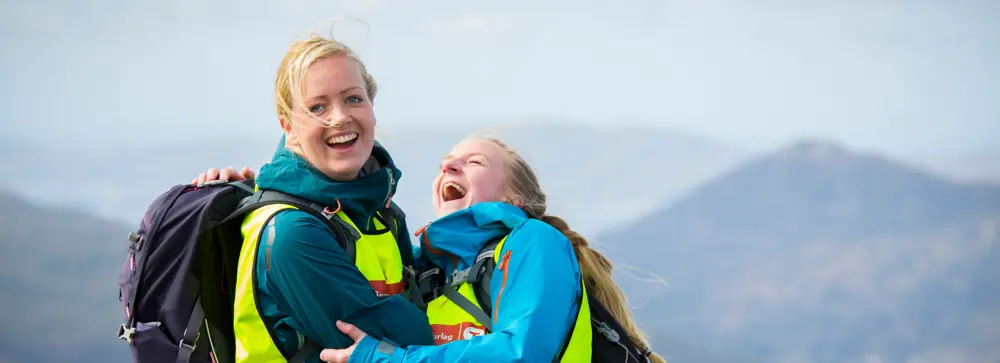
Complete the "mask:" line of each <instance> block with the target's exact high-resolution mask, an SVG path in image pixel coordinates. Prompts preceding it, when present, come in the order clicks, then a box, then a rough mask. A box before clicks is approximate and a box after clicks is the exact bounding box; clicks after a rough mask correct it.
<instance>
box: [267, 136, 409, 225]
mask: <svg viewBox="0 0 1000 363" xmlns="http://www.w3.org/2000/svg"><path fill="white" fill-rule="evenodd" d="M402 174H403V173H402V171H400V170H399V169H398V168H396V165H395V163H393V161H392V157H391V156H390V155H389V152H388V150H386V149H385V148H384V147H382V145H381V144H379V142H378V141H375V146H374V147H373V148H372V155H371V156H370V157H369V159H368V162H366V163H365V165H364V167H362V168H361V170H360V171H359V172H358V177H357V178H356V179H354V180H351V181H336V180H333V179H331V178H330V177H328V176H326V174H323V173H322V172H320V171H319V170H317V169H316V168H315V167H313V166H312V165H310V164H309V163H308V162H307V161H306V160H305V159H303V158H302V157H301V156H299V155H297V154H295V153H293V152H291V151H290V150H288V149H287V148H285V136H284V135H282V137H281V141H279V142H278V148H277V150H276V151H275V152H274V156H273V157H272V158H271V161H270V162H269V163H267V164H265V165H264V166H262V167H261V169H260V175H259V176H257V187H259V188H260V189H269V190H276V191H279V192H283V193H288V194H291V195H294V196H297V197H300V198H304V199H308V200H310V201H313V202H316V203H319V204H321V205H324V206H328V207H330V208H331V209H333V208H336V206H337V201H338V200H339V202H340V206H341V208H342V210H343V211H344V213H346V214H347V217H348V218H350V219H351V220H352V221H354V224H356V225H357V226H358V228H360V229H361V230H363V231H370V230H372V229H373V226H372V222H371V221H372V218H373V217H374V215H375V213H376V212H378V211H379V210H381V209H383V208H385V207H386V206H387V205H389V202H390V201H391V200H392V196H393V195H394V194H395V193H396V185H397V184H398V183H399V179H400V178H401V177H402Z"/></svg>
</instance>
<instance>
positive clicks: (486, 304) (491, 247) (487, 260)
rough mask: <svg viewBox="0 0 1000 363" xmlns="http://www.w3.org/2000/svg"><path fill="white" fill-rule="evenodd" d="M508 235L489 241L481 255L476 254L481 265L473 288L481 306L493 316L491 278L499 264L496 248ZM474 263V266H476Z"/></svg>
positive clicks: (477, 261)
mask: <svg viewBox="0 0 1000 363" xmlns="http://www.w3.org/2000/svg"><path fill="white" fill-rule="evenodd" d="M505 238H507V236H504V237H500V238H496V239H494V240H492V241H490V243H487V244H486V246H484V247H483V249H482V250H481V251H479V255H478V256H476V265H480V264H482V265H481V266H479V268H478V269H476V270H475V271H478V276H474V277H473V279H472V280H473V281H474V282H475V283H474V284H473V287H472V288H473V290H474V291H475V293H476V300H477V301H479V306H482V307H483V311H485V312H486V314H487V315H490V316H493V299H490V280H491V279H492V278H493V269H494V268H495V267H496V265H497V261H496V260H494V259H493V256H494V255H496V252H495V251H496V249H497V247H498V246H499V245H500V242H501V241H503V240H504V239H505ZM476 265H473V268H475V267H476Z"/></svg>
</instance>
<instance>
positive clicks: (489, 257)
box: [441, 237, 503, 332]
mask: <svg viewBox="0 0 1000 363" xmlns="http://www.w3.org/2000/svg"><path fill="white" fill-rule="evenodd" d="M502 240H503V237H501V238H497V239H494V240H492V241H490V242H489V243H487V244H486V246H484V247H483V249H482V250H480V251H479V255H477V256H476V260H475V262H474V263H473V264H472V267H470V268H468V269H465V270H459V271H455V272H453V273H452V274H451V276H448V278H447V279H446V280H445V286H443V288H442V289H441V293H442V294H443V295H444V296H447V297H448V300H451V302H452V303H454V304H455V305H458V307H459V308H462V310H465V312H467V313H469V315H472V317H473V318H475V319H476V320H477V321H479V323H480V324H483V327H485V328H486V331H489V332H492V331H493V324H492V319H490V317H491V316H492V311H493V309H492V305H490V303H491V301H490V300H491V299H490V278H491V277H492V276H493V268H494V267H495V266H496V261H495V260H494V259H493V255H494V251H495V250H496V248H497V245H499V244H500V242H501V241H502ZM465 283H469V284H471V285H472V289H473V291H474V293H475V295H476V301H477V302H478V303H479V307H477V306H476V304H473V303H472V301H469V299H467V298H466V297H465V296H463V295H462V294H459V293H458V291H457V290H456V289H457V288H458V287H459V286H462V284H465Z"/></svg>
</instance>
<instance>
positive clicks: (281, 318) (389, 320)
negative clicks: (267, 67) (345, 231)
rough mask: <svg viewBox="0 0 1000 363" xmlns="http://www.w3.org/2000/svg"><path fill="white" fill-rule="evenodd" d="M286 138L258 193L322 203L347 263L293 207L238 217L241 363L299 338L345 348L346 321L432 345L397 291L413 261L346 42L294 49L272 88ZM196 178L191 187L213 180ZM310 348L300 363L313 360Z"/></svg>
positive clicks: (393, 181)
mask: <svg viewBox="0 0 1000 363" xmlns="http://www.w3.org/2000/svg"><path fill="white" fill-rule="evenodd" d="M275 86H276V96H275V99H276V106H277V116H278V120H279V123H280V124H281V127H282V129H283V130H284V136H283V137H282V140H281V143H280V145H279V146H278V150H277V151H276V152H275V154H274V157H273V159H272V160H271V161H270V162H269V163H268V164H266V165H264V166H263V167H262V168H261V171H260V175H259V176H258V177H257V187H258V188H259V189H260V190H271V191H276V192H282V193H285V194H290V195H292V196H295V197H298V198H301V199H305V200H307V201H308V202H311V203H315V204H318V205H321V206H324V207H326V209H325V210H324V214H325V215H326V216H327V217H328V218H340V219H341V220H343V221H344V222H346V223H348V224H349V225H350V227H351V228H353V229H355V230H356V231H357V232H358V234H359V235H360V238H359V240H358V241H357V243H356V256H357V257H356V260H357V261H356V262H352V261H351V257H350V256H348V255H347V253H346V251H345V250H344V248H342V247H341V245H340V243H339V242H342V241H338V238H337V237H336V235H335V234H334V232H333V230H332V229H331V228H330V227H328V224H327V222H326V221H324V220H322V219H320V218H318V217H316V216H313V215H312V214H310V213H307V212H305V211H302V210H298V209H295V208H293V207H291V206H289V205H281V204H279V205H272V206H266V207H262V208H260V209H257V210H255V211H254V212H252V213H251V214H250V215H249V216H248V217H247V218H246V220H245V221H244V224H243V233H244V244H243V246H244V248H243V250H242V252H241V255H240V264H239V267H238V274H237V291H235V295H236V305H235V308H234V310H235V312H234V331H235V335H236V340H237V341H236V361H237V362H241V363H242V362H285V361H287V359H288V358H290V357H292V356H293V355H294V354H296V352H297V351H299V349H300V348H301V347H303V346H304V345H305V342H306V341H307V340H308V341H313V342H316V343H318V345H319V346H321V347H348V346H350V345H351V344H352V343H353V341H352V339H350V338H349V337H348V336H346V335H344V334H343V333H341V332H340V331H339V330H338V329H337V326H336V325H335V322H336V321H338V320H343V321H348V322H351V323H352V324H355V325H357V326H358V327H359V328H361V329H365V330H366V331H369V332H373V335H377V336H379V337H383V338H387V339H391V340H393V341H398V342H400V344H403V345H410V344H432V343H433V340H432V338H431V337H432V335H431V331H430V327H429V325H428V322H427V317H426V315H425V314H424V313H423V311H421V310H420V309H419V308H417V307H416V306H414V305H413V304H411V303H409V302H408V301H407V300H406V299H403V298H402V297H400V296H399V295H398V294H399V293H400V292H401V291H402V290H403V289H402V287H403V285H404V282H403V278H402V275H403V269H404V266H409V265H412V263H413V251H412V249H411V248H410V243H409V238H403V240H404V241H405V243H399V244H397V241H396V238H394V237H393V233H390V232H391V230H393V229H395V230H397V231H398V232H400V233H398V235H401V236H408V232H407V231H406V226H405V222H404V221H403V220H402V218H400V219H399V220H398V224H395V225H393V223H392V222H391V218H387V216H385V215H384V214H383V212H384V211H385V210H386V208H387V207H388V206H389V205H390V203H391V198H392V195H393V194H394V193H395V191H396V185H397V183H398V181H399V179H400V176H401V173H400V171H399V169H397V168H396V167H395V165H394V163H393V161H392V158H391V157H390V155H389V153H388V152H387V151H386V150H385V149H384V148H382V147H381V146H379V145H378V144H377V143H375V141H374V135H375V115H374V111H373V106H372V100H373V99H374V98H375V93H376V85H375V81H374V79H373V78H372V76H371V75H370V74H369V73H368V72H367V70H366V69H365V66H364V64H363V63H362V62H361V61H360V60H359V59H358V57H357V56H356V55H355V54H354V53H353V52H352V51H351V50H350V49H349V48H347V47H346V46H344V45H343V44H341V43H338V42H336V41H334V40H331V39H325V38H322V37H317V36H313V37H311V38H309V39H306V40H303V41H296V42H294V43H293V44H292V45H291V47H290V48H289V49H288V52H287V53H286V55H285V57H284V59H283V60H282V62H281V64H280V66H279V68H278V74H277V77H276V81H275ZM217 177H218V175H217V174H216V175H202V176H201V177H200V178H199V180H196V182H198V183H200V182H203V181H205V180H206V179H214V178H217ZM318 353H319V352H318V349H317V350H316V351H315V352H313V353H312V354H311V356H310V357H309V358H308V360H307V361H310V362H318V361H319V359H318Z"/></svg>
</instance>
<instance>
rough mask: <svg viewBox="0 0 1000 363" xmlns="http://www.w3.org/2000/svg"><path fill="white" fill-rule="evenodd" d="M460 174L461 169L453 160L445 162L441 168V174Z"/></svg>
mask: <svg viewBox="0 0 1000 363" xmlns="http://www.w3.org/2000/svg"><path fill="white" fill-rule="evenodd" d="M461 172H462V169H461V168H460V167H459V165H458V162H457V161H456V160H454V159H452V160H448V161H447V162H445V163H444V167H443V168H441V173H442V174H458V173H461Z"/></svg>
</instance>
